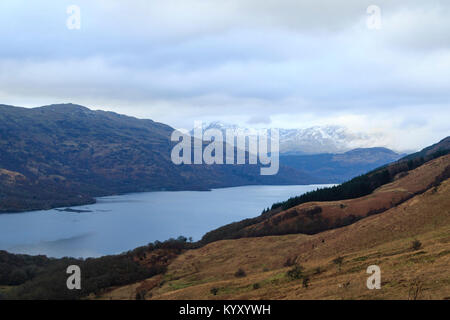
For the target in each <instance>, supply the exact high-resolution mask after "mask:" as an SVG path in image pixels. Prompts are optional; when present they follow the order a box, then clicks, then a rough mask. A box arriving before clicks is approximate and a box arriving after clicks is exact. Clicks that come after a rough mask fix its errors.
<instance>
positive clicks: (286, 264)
mask: <svg viewBox="0 0 450 320" xmlns="http://www.w3.org/2000/svg"><path fill="white" fill-rule="evenodd" d="M295 260H297V257H295V258H293V259H291V258H287V260H286V262H285V263H284V266H285V267H292V266H293V265H294V264H295Z"/></svg>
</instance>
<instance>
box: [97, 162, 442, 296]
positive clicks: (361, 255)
mask: <svg viewBox="0 0 450 320" xmlns="http://www.w3.org/2000/svg"><path fill="white" fill-rule="evenodd" d="M448 158H449V156H447V157H442V158H439V159H436V160H434V161H431V162H430V163H427V164H426V165H425V166H422V167H420V168H418V169H416V170H414V171H413V172H411V173H410V174H409V175H408V176H406V177H404V178H401V179H399V180H397V181H395V182H393V183H391V184H389V185H387V186H384V187H382V188H380V190H377V192H375V193H374V195H372V196H376V194H377V193H382V192H387V191H388V190H391V191H392V190H394V191H395V190H397V191H401V190H403V189H405V188H413V189H415V188H420V187H421V186H422V187H423V186H425V185H426V183H427V181H428V179H429V175H427V172H428V171H430V170H437V169H438V168H441V169H442V168H443V166H445V165H448V162H447V161H448ZM425 169H426V170H425ZM438 171H439V170H438ZM408 177H409V179H407V178H408ZM412 178H413V179H412ZM400 181H403V184H400ZM387 194H389V193H386V195H387ZM369 197H370V196H369ZM414 239H418V240H420V241H421V242H422V244H423V247H422V248H421V249H420V250H412V249H411V243H412V241H413V240H414ZM338 256H342V257H343V258H344V260H343V264H342V266H341V268H339V267H338V266H337V265H336V264H334V263H333V260H334V259H335V258H336V257H338ZM289 258H290V259H291V260H294V259H295V261H296V262H297V263H298V264H300V265H302V266H303V267H304V268H305V274H307V275H309V276H310V286H309V287H308V288H303V287H302V281H301V280H295V281H292V280H290V279H288V277H287V276H286V272H287V271H288V270H289V269H291V268H292V267H285V266H284V265H285V262H286V261H287V259H289ZM372 264H376V265H379V266H380V267H381V271H382V289H381V290H368V289H367V288H366V279H367V277H368V275H367V274H366V268H367V267H368V266H369V265H372ZM449 264H450V180H448V179H447V180H445V181H444V182H442V183H441V185H440V186H438V187H431V188H430V189H429V190H428V191H426V192H425V193H422V194H420V195H416V196H414V197H413V198H410V199H409V200H407V201H405V202H403V203H401V204H399V205H398V206H395V207H393V208H391V209H389V210H387V211H385V212H383V213H382V214H379V215H372V216H369V217H367V218H365V219H363V220H360V221H358V222H356V223H354V224H352V225H349V226H346V227H343V228H339V229H334V230H330V231H325V232H322V233H318V234H315V235H312V236H308V235H303V234H296V235H285V236H270V237H261V238H243V239H238V240H223V241H217V242H214V243H211V244H209V245H207V246H205V247H202V248H200V249H196V250H190V251H188V252H186V253H184V254H182V255H181V256H179V257H178V258H176V259H175V260H174V262H172V263H171V264H170V265H169V268H168V271H167V273H166V274H165V275H164V277H161V276H159V278H152V279H149V280H145V281H143V282H140V283H138V284H134V285H131V286H124V287H121V288H118V289H115V290H112V291H110V292H109V293H107V294H105V295H104V296H103V298H107V299H109V298H127V297H128V298H129V297H133V296H135V295H136V290H143V289H145V290H146V291H148V292H147V294H146V298H152V299H215V298H217V299H261V298H262V299H408V298H409V297H410V291H411V290H412V289H413V288H414V287H416V286H417V284H419V285H421V286H422V289H421V290H420V294H419V297H418V298H419V299H429V298H432V299H450V270H449V269H448V265H449ZM239 268H242V269H244V270H245V271H246V273H247V276H246V277H243V278H236V277H235V276H234V273H235V272H236V271H237V270H238V269H239ZM317 268H320V269H321V270H322V272H321V273H320V274H315V272H316V269H317ZM255 283H258V284H259V286H260V288H259V289H254V287H253V285H254V284H255ZM212 288H217V289H218V292H217V295H213V294H212V293H211V289H212Z"/></svg>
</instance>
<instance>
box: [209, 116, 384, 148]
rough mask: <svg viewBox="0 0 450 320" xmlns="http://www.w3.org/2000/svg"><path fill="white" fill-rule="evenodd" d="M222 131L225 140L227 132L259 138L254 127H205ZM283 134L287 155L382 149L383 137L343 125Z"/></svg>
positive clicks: (281, 145)
mask: <svg viewBox="0 0 450 320" xmlns="http://www.w3.org/2000/svg"><path fill="white" fill-rule="evenodd" d="M208 129H219V130H221V131H222V132H223V136H224V137H225V131H226V130H232V131H233V132H235V133H238V132H239V133H240V134H245V135H246V136H253V135H257V132H258V130H261V129H255V128H244V127H240V126H237V125H234V124H226V123H223V122H220V121H215V122H211V123H209V124H204V125H203V130H208ZM278 130H279V133H280V153H284V154H319V153H343V152H346V151H349V150H352V149H355V148H371V147H378V146H383V143H382V138H383V137H382V136H380V135H368V134H365V133H361V132H353V131H351V130H349V129H348V128H346V127H342V126H314V127H310V128H304V129H282V128H278Z"/></svg>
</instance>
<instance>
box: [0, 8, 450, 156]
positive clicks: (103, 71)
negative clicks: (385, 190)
mask: <svg viewBox="0 0 450 320" xmlns="http://www.w3.org/2000/svg"><path fill="white" fill-rule="evenodd" d="M71 5H75V6H77V8H79V12H80V15H79V18H80V19H77V17H76V11H70V10H69V11H68V8H69V6H71ZM373 6H375V9H376V10H375V11H373V8H374V7H373ZM371 8H372V9H371ZM74 14H75V15H74ZM78 21H79V27H80V28H79V29H78V28H73V26H77V23H76V22H78ZM69 27H70V28H69ZM449 35H450V1H446V0H442V1H437V0H427V1H417V0H408V1H404V0H395V1H393V0H387V1H385V0H370V1H365V0H346V1H335V0H316V1H302V0H265V1H261V0H226V1H224V0H159V1H156V0H127V1H125V0H70V1H66V0H58V1H54V0H34V1H29V0H1V1H0V104H10V105H16V106H24V107H36V106H41V105H47V104H54V103H66V102H72V103H77V104H81V105H85V106H87V107H89V108H91V109H102V110H111V111H115V112H118V113H122V114H127V115H131V116H136V117H139V118H150V119H153V120H155V121H160V122H164V123H167V124H169V125H171V126H173V127H175V128H192V126H193V124H194V121H205V122H209V121H216V120H220V121H223V122H228V123H235V124H239V125H242V126H250V127H278V128H306V127H311V126H316V125H319V126H323V125H339V126H345V127H347V128H349V129H351V130H353V131H355V132H364V133H368V134H374V135H379V136H380V135H381V136H382V137H383V140H382V141H381V142H380V144H382V146H386V147H390V148H393V149H395V150H417V149H420V148H422V147H425V146H427V145H430V144H432V143H435V142H437V141H439V140H440V139H442V138H444V137H445V136H448V135H450V121H449V119H450V36H449Z"/></svg>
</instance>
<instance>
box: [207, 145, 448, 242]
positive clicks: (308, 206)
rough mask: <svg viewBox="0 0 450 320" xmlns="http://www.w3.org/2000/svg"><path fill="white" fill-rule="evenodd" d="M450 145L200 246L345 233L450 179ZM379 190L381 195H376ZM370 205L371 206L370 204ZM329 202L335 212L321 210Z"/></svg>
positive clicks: (277, 207)
mask: <svg viewBox="0 0 450 320" xmlns="http://www.w3.org/2000/svg"><path fill="white" fill-rule="evenodd" d="M449 139H450V138H449V137H447V138H445V139H444V140H442V141H441V142H439V143H438V144H436V145H435V147H434V148H435V150H434V152H433V153H429V154H428V155H426V156H425V157H424V156H422V153H418V156H417V157H415V158H404V159H401V160H399V161H397V162H394V163H391V164H389V165H387V166H383V167H381V168H379V169H376V170H373V171H371V172H369V173H367V174H364V175H361V176H358V177H356V178H353V179H352V180H350V181H347V182H345V183H343V184H340V185H337V186H334V187H329V188H323V189H318V190H316V191H311V192H307V193H305V194H303V195H301V196H298V197H293V198H291V199H288V200H286V201H284V202H281V203H276V204H274V205H273V206H272V208H271V209H270V210H265V211H263V213H262V214H261V215H260V216H259V217H256V218H251V219H246V220H242V221H239V222H234V223H231V224H228V225H225V226H223V227H220V228H218V229H216V230H212V231H210V232H208V233H207V234H205V236H204V237H203V238H202V240H201V241H202V242H203V243H209V242H213V241H217V240H224V239H236V238H242V237H249V236H267V235H279V234H289V233H299V232H300V233H307V234H313V233H317V232H321V231H325V230H328V229H332V228H337V227H342V226H345V225H348V224H351V223H354V222H355V221H357V220H359V219H361V218H362V217H364V216H367V215H371V214H376V213H381V212H383V211H386V210H388V209H390V208H392V207H394V206H396V205H398V204H399V203H401V202H403V201H405V200H407V199H409V198H410V197H412V196H414V195H416V194H419V193H421V192H424V191H425V190H427V189H428V188H429V187H430V186H432V185H435V184H438V183H439V182H441V181H443V180H445V179H447V178H448V177H449V174H450V169H449V168H448V163H447V161H448V156H444V157H441V156H442V155H444V154H448V152H449V149H448V148H447V141H448V140H449ZM439 157H441V159H440V160H438V161H443V162H442V163H441V165H439V166H438V168H434V169H431V170H428V169H427V167H428V166H430V163H434V162H433V161H434V160H433V159H436V158H439ZM424 164H425V166H424V168H422V169H420V170H423V172H425V173H424V174H423V176H425V177H426V178H425V179H423V180H420V184H419V185H417V181H416V180H415V175H417V174H419V175H420V170H418V171H417V172H416V171H414V174H413V175H411V176H409V171H410V170H413V169H414V168H419V167H420V166H422V165H424ZM390 183H391V184H394V185H397V184H401V188H399V189H395V188H394V189H387V190H388V191H389V192H384V191H383V190H386V188H388V186H390ZM380 187H381V188H380ZM378 188H380V190H377V189H378ZM376 191H378V192H376ZM385 195H386V197H385ZM360 199H362V200H363V202H364V203H368V204H369V203H370V206H366V208H365V209H363V210H362V209H361V208H360V207H359V205H358V204H357V203H358V202H359V201H360ZM366 199H372V200H371V201H366ZM346 200H351V201H346ZM330 201H334V203H335V204H336V206H334V207H333V206H325V205H322V204H324V203H325V204H326V203H327V202H330ZM317 202H320V203H321V204H320V205H319V204H317ZM355 203H356V204H355ZM303 204H304V205H303ZM302 205H303V206H302ZM354 206H355V207H354ZM353 207H354V208H353Z"/></svg>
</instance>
